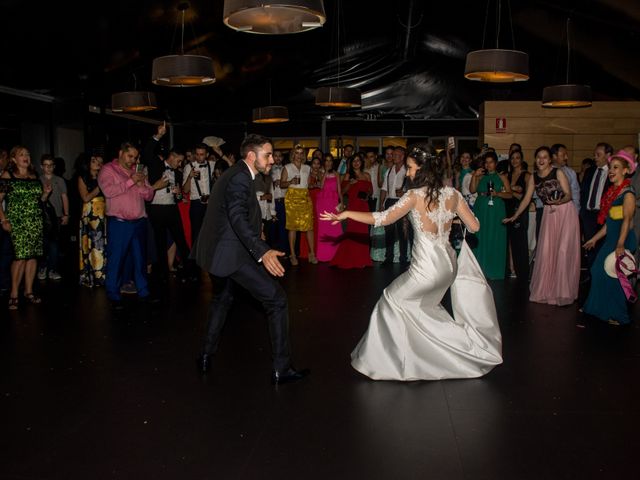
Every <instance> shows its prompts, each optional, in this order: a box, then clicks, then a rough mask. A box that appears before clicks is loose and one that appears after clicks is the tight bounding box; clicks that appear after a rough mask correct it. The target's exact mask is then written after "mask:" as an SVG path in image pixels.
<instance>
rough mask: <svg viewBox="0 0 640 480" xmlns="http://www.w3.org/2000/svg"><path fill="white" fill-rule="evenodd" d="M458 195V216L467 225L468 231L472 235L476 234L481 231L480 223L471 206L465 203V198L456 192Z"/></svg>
mask: <svg viewBox="0 0 640 480" xmlns="http://www.w3.org/2000/svg"><path fill="white" fill-rule="evenodd" d="M456 193H457V194H458V203H457V205H456V215H458V217H460V220H462V222H463V223H464V224H465V226H466V227H467V230H469V231H470V232H471V233H476V232H477V231H478V230H480V221H478V219H477V218H476V216H475V215H474V214H473V212H472V211H471V209H470V208H469V205H467V202H466V201H465V199H464V197H463V196H462V194H461V193H460V192H456Z"/></svg>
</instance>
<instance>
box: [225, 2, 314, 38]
mask: <svg viewBox="0 0 640 480" xmlns="http://www.w3.org/2000/svg"><path fill="white" fill-rule="evenodd" d="M222 17H223V21H224V24H225V25H227V26H228V27H230V28H233V29H234V30H238V31H240V32H248V33H261V34H271V35H282V34H286V33H300V32H306V31H307V30H312V29H314V28H318V27H321V26H322V25H324V22H325V21H326V19H327V17H326V15H325V13H324V4H323V2H322V0H276V1H268V0H225V1H224V11H223V14H222Z"/></svg>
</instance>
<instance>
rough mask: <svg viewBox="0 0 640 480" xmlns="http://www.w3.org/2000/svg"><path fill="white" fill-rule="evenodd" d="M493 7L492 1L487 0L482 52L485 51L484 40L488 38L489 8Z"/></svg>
mask: <svg viewBox="0 0 640 480" xmlns="http://www.w3.org/2000/svg"><path fill="white" fill-rule="evenodd" d="M490 5H491V0H487V9H486V11H485V13H484V28H483V29H482V50H484V39H485V38H486V36H487V23H489V6H490Z"/></svg>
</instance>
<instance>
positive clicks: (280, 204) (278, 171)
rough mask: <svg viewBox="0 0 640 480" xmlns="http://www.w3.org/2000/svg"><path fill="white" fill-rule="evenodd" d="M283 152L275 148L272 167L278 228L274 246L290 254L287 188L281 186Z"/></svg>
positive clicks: (275, 230) (275, 233)
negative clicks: (286, 208) (287, 225)
mask: <svg viewBox="0 0 640 480" xmlns="http://www.w3.org/2000/svg"><path fill="white" fill-rule="evenodd" d="M283 168H284V166H283V165H282V152H281V151H280V150H275V151H274V152H273V166H272V167H271V172H270V175H271V180H272V181H273V182H272V189H273V192H272V193H273V204H274V207H275V210H276V228H275V229H274V232H273V234H274V235H273V237H274V238H273V239H272V242H273V247H274V248H276V249H277V250H280V251H281V252H285V253H286V254H287V255H289V240H288V238H289V237H288V236H287V235H288V234H287V229H286V224H287V222H286V212H285V208H284V196H285V194H286V193H287V189H286V188H285V189H283V188H280V177H282V169H283Z"/></svg>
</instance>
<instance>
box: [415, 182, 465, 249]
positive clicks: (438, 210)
mask: <svg viewBox="0 0 640 480" xmlns="http://www.w3.org/2000/svg"><path fill="white" fill-rule="evenodd" d="M416 193H417V194H418V195H419V197H420V198H421V199H422V201H419V202H417V204H416V207H415V208H414V209H413V210H412V212H411V213H412V216H413V221H414V222H416V225H417V226H418V229H419V230H420V231H421V232H423V233H424V234H425V235H426V236H428V237H430V238H431V239H433V240H437V241H448V240H449V232H450V230H451V221H452V220H453V219H454V217H455V216H456V213H455V209H456V201H457V199H456V197H455V196H454V193H455V190H454V189H453V188H451V187H444V188H443V189H441V190H440V196H439V198H438V205H437V206H436V207H433V206H432V207H431V208H430V209H429V208H428V207H427V193H426V189H420V190H418V191H417V192H416Z"/></svg>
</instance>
